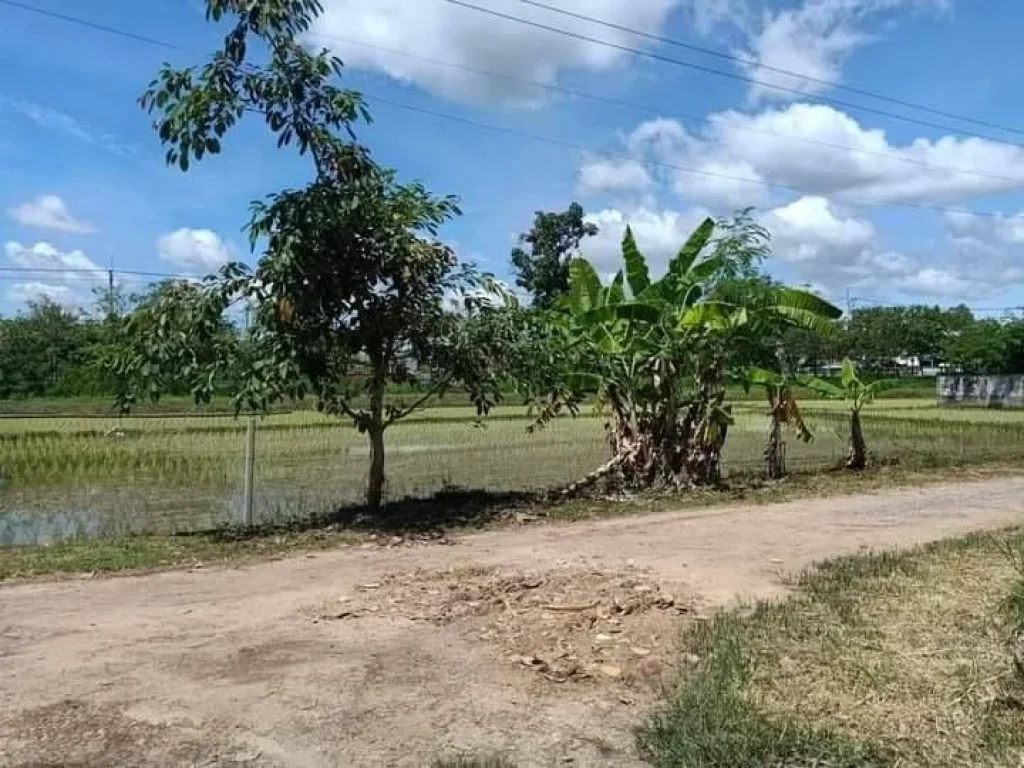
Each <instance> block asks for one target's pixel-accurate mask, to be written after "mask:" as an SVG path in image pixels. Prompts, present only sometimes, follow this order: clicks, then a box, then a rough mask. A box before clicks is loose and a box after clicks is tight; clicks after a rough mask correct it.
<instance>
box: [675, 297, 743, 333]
mask: <svg viewBox="0 0 1024 768" xmlns="http://www.w3.org/2000/svg"><path fill="white" fill-rule="evenodd" d="M730 314H731V313H730V311H729V307H728V305H726V304H722V303H720V302H715V301H706V302H704V303H703V304H696V305H694V306H692V307H690V308H689V309H687V310H686V311H684V312H682V313H681V314H680V316H679V327H680V328H687V329H692V328H701V327H704V328H708V329H712V330H720V329H722V328H725V327H726V326H728V325H729V321H730Z"/></svg>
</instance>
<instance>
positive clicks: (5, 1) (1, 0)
mask: <svg viewBox="0 0 1024 768" xmlns="http://www.w3.org/2000/svg"><path fill="white" fill-rule="evenodd" d="M444 1H445V2H449V3H453V4H456V5H463V6H466V7H470V8H475V9H479V7H478V6H473V5H472V4H469V3H464V2H462V0H444ZM0 5H9V6H13V7H18V8H24V9H26V10H31V11H34V12H38V13H41V14H42V15H45V16H50V17H53V18H55V19H60V20H61V21H64V22H68V23H72V24H81V25H84V26H87V27H90V28H92V29H96V30H98V31H102V32H106V33H109V34H114V35H120V36H123V37H128V38H130V39H133V40H136V41H139V42H144V43H149V44H153V45H159V46H160V47H162V48H172V49H175V50H181V51H188V50H189V49H187V48H183V47H181V46H177V45H174V44H172V43H167V42H165V41H160V40H156V39H155V38H149V37H146V36H143V35H136V34H134V33H131V32H125V31H124V30H120V29H117V28H115V27H109V26H106V25H98V24H94V23H92V22H89V21H88V20H84V19H80V18H77V17H74V16H68V15H65V14H56V13H52V12H49V11H44V10H43V9H39V8H35V7H34V6H28V5H26V4H24V3H21V2H17V0H0ZM479 10H484V11H485V12H488V13H494V14H497V15H499V16H503V17H507V18H510V19H512V20H516V21H522V20H520V19H517V18H516V17H514V16H508V15H507V14H499V13H498V12H496V11H490V10H489V9H479ZM526 23H528V24H530V25H531V26H532V25H533V23H532V22H526ZM540 26H541V28H546V27H544V26H543V25H540ZM547 29H550V30H551V31H553V32H563V31H561V30H558V29H556V28H553V27H551V28H547ZM612 45H614V44H612ZM629 50H635V49H629ZM638 53H641V54H643V55H646V54H644V52H640V51H638ZM364 95H366V96H368V97H369V98H370V99H372V100H376V101H378V102H380V103H383V104H388V105H390V106H393V107H397V108H400V109H405V110H407V111H411V112H415V113H420V114H425V115H430V116H433V117H436V118H439V119H443V120H448V121H452V122H457V123H461V124H464V125H469V126H474V127H477V128H482V129H486V130H490V131H495V132H499V133H505V134H508V135H513V136H518V137H520V138H524V139H528V140H531V141H536V142H540V143H546V144H552V145H556V146H562V147H566V148H569V149H573V150H577V151H581V152H585V153H589V154H592V155H599V156H605V157H608V158H610V159H613V160H614V159H619V160H630V161H633V162H637V163H639V164H642V165H646V166H650V167H661V168H667V169H670V170H675V171H679V172H681V173H688V174H693V175H697V176H703V177H707V178H716V179H721V180H727V181H733V182H737V183H742V184H751V185H756V186H762V187H766V188H771V189H781V190H786V191H789V192H795V193H797V194H801V195H825V194H830V191H828V190H817V191H815V190H809V189H806V188H803V187H798V186H795V185H792V184H785V183H780V182H771V181H764V180H763V179H749V178H744V177H741V176H732V175H730V174H723V173H718V172H716V171H709V170H706V169H701V168H692V167H688V166H683V165H678V164H675V163H668V162H664V161H658V160H651V159H649V158H645V157H639V156H635V155H628V154H623V153H612V152H606V151H604V150H599V149H594V148H589V147H585V146H582V145H580V144H576V143H574V142H570V141H565V140H562V139H558V138H554V137H549V136H541V135H539V134H533V133H529V132H526V131H519V130H517V129H514V128H506V127H504V126H496V125H491V124H488V123H484V122H480V121H476V120H472V119H469V118H464V117H460V116H457V115H450V114H447V113H444V112H438V111H435V110H430V109H426V108H423V107H416V106H413V105H410V104H404V103H402V102H396V101H394V100H391V99H388V98H386V97H383V96H377V95H373V94H364ZM1002 143H1010V142H1002ZM1017 146H1020V145H1017ZM840 201H841V202H842V203H844V204H847V205H852V206H862V207H879V206H889V205H891V206H894V207H903V208H911V209H916V210H924V211H932V212H941V213H961V214H968V215H972V216H979V217H990V218H998V219H1016V218H1024V214H1016V215H1006V216H1004V215H1003V214H1001V213H993V212H988V211H978V210H974V209H971V208H964V207H953V206H942V205H933V204H927V203H912V202H906V201H893V200H864V199H859V198H855V197H851V196H846V195H844V196H842V197H841V199H840ZM58 271H66V270H58Z"/></svg>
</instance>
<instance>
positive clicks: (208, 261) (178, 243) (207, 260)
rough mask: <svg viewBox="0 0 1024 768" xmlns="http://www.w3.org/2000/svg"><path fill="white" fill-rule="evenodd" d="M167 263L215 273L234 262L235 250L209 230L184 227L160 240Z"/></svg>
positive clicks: (158, 247) (160, 249)
mask: <svg viewBox="0 0 1024 768" xmlns="http://www.w3.org/2000/svg"><path fill="white" fill-rule="evenodd" d="M156 247H157V252H158V253H159V254H160V258H161V259H163V260H164V261H166V262H168V263H170V264H174V265H175V266H177V267H181V268H183V269H190V270H197V271H200V272H213V271H216V270H217V269H219V268H220V267H222V266H224V264H226V263H227V262H229V261H231V258H232V248H231V246H230V245H229V244H227V243H225V242H224V241H223V240H221V239H220V237H218V236H217V234H216V233H215V232H213V231H212V230H209V229H189V228H187V227H183V228H182V229H178V230H175V231H174V232H170V233H168V234H166V235H161V236H160V238H159V239H158V240H157V244H156Z"/></svg>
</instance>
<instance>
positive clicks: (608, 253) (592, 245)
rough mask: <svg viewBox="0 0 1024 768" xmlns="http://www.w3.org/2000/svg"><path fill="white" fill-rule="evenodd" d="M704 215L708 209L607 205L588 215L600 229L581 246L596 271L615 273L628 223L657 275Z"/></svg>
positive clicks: (654, 273) (589, 219)
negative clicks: (611, 206)
mask: <svg viewBox="0 0 1024 768" xmlns="http://www.w3.org/2000/svg"><path fill="white" fill-rule="evenodd" d="M707 216H708V212H707V211H706V210H704V209H702V208H693V209H689V210H685V211H673V210H656V209H652V208H645V207H641V208H636V209H633V210H620V209H618V208H606V209H604V210H602V211H597V212H596V213H592V214H590V215H588V216H587V221H589V222H591V223H593V224H596V225H597V227H598V230H599V232H598V234H597V235H596V236H594V237H590V238H587V239H586V240H585V241H583V244H582V246H581V248H582V251H583V255H584V257H586V258H587V259H588V260H589V261H590V262H591V263H592V264H593V265H594V268H595V269H597V271H598V272H600V273H601V274H603V275H607V276H610V275H614V274H615V273H616V272H618V271H619V270H620V269H621V268H622V237H623V235H625V233H626V227H627V226H630V227H632V228H633V236H634V237H635V238H636V242H637V246H638V247H639V248H640V251H641V252H642V253H643V254H644V256H645V257H646V259H647V263H648V265H649V266H650V269H651V274H652V275H653V276H657V275H659V274H662V273H664V271H665V270H666V269H667V268H668V262H669V260H670V259H671V258H672V257H673V256H675V255H676V253H678V251H679V248H680V247H681V246H682V244H683V243H684V242H686V239H687V238H688V237H689V236H690V234H691V233H692V232H693V230H694V229H695V228H696V227H697V225H699V224H700V223H701V222H702V221H703V220H704V219H705V218H707Z"/></svg>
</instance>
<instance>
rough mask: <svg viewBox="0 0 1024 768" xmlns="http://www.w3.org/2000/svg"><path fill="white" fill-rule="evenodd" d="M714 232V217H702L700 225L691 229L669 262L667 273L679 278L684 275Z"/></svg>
mask: <svg viewBox="0 0 1024 768" xmlns="http://www.w3.org/2000/svg"><path fill="white" fill-rule="evenodd" d="M714 233H715V222H714V219H710V218H708V219H704V221H703V222H702V223H701V225H700V226H699V227H697V229H695V230H694V231H693V234H691V235H690V237H689V239H688V240H687V241H686V243H684V244H683V247H682V248H681V249H680V250H679V253H678V254H677V255H676V257H675V258H674V259H672V261H670V262H669V265H668V271H669V273H670V274H673V275H675V276H676V277H679V278H682V277H683V276H685V275H686V274H687V273H688V272H689V271H690V268H691V267H692V266H693V265H694V262H696V261H697V257H698V256H700V252H701V251H703V250H704V247H705V246H706V245H707V244H708V241H709V240H710V239H711V236H712V235H713V234H714Z"/></svg>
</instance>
